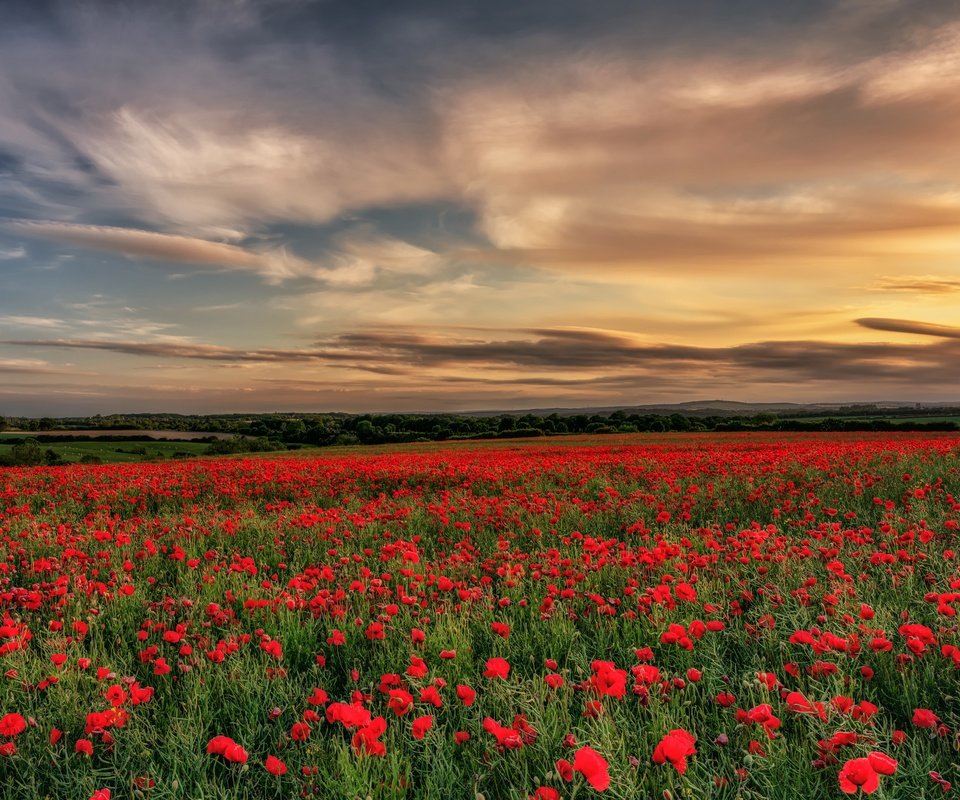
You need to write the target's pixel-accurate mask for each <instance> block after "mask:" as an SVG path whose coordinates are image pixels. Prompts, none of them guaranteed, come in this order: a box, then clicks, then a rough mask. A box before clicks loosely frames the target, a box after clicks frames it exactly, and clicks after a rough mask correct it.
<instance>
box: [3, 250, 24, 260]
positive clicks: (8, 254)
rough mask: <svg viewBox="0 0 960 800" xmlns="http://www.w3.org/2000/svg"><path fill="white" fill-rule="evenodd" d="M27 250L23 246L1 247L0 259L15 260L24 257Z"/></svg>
mask: <svg viewBox="0 0 960 800" xmlns="http://www.w3.org/2000/svg"><path fill="white" fill-rule="evenodd" d="M26 254H27V251H26V250H25V249H24V248H23V247H7V248H3V247H0V261H13V260H16V259H18V258H23V257H24V256H25V255H26Z"/></svg>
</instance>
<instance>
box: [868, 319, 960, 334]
mask: <svg viewBox="0 0 960 800" xmlns="http://www.w3.org/2000/svg"><path fill="white" fill-rule="evenodd" d="M854 321H855V322H856V323H857V324H858V325H861V326H863V327H864V328H870V329H872V330H875V331H889V332H890V333H912V334H920V335H921V336H938V337H941V338H944V339H960V328H958V327H956V326H954V325H935V324H933V323H930V322H917V321H916V320H910V319H888V318H886V317H864V318H862V319H858V320H854Z"/></svg>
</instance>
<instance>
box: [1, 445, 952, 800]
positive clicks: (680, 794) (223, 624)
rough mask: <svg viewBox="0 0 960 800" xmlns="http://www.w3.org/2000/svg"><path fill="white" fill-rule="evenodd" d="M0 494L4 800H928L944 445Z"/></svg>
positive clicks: (61, 482) (523, 453) (472, 452)
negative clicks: (847, 799)
mask: <svg viewBox="0 0 960 800" xmlns="http://www.w3.org/2000/svg"><path fill="white" fill-rule="evenodd" d="M634 441H635V442H639V443H638V444H629V443H617V444H615V445H607V446H576V447H571V446H557V445H553V444H551V443H546V444H543V443H539V444H536V445H516V446H513V447H510V448H504V447H497V448H486V449H484V448H474V449H467V448H457V449H453V448H433V449H429V450H427V451H424V452H419V453H414V452H379V453H374V454H370V453H369V452H368V451H365V452H357V453H355V454H350V455H341V456H330V457H317V458H309V459H306V458H283V459H271V460H266V459H263V460H261V459H257V460H219V461H202V460H201V461H192V462H179V463H170V464H139V465H112V466H71V467H60V468H46V469H9V470H5V471H3V472H0V534H2V538H0V541H2V546H3V551H4V552H3V556H4V557H3V558H2V559H0V612H2V620H0V672H2V673H3V680H2V682H0V698H2V705H0V779H2V782H0V796H2V797H3V798H16V799H17V800H23V799H24V798H48V797H49V798H58V800H89V798H97V800H103V798H109V797H112V798H114V800H117V798H123V799H126V798H131V797H135V798H209V799H215V798H286V797H297V796H299V797H320V798H354V797H359V798H368V797H370V798H392V797H417V798H468V799H469V800H475V798H488V799H489V800H499V799H500V798H528V797H533V798H537V799H538V800H549V798H573V797H578V798H589V797H605V798H606V797H610V798H631V799H633V798H657V800H659V798H684V797H685V798H706V797H717V798H831V797H842V796H845V795H852V796H861V795H866V794H873V795H874V796H875V797H888V798H892V797H914V798H924V797H941V796H943V795H945V794H946V795H948V796H949V795H951V794H952V793H953V792H954V791H955V790H954V789H952V788H951V784H952V783H957V782H958V781H960V767H958V766H957V758H958V756H957V750H958V749H960V700H958V698H960V680H958V676H960V671H958V670H960V635H958V622H957V620H956V615H957V610H958V608H960V563H958V560H957V550H958V549H960V544H958V528H960V441H958V439H957V438H956V437H955V436H953V437H933V436H926V437H923V436H906V435H904V436H896V437H891V436H885V437H881V436H876V437H870V436H869V435H860V436H849V437H843V436H832V437H817V436H796V437H794V438H792V439H789V440H786V439H780V440H774V439H771V438H763V437H760V436H756V437H753V438H751V437H749V436H744V435H729V436H725V437H724V436H714V437H712V438H705V437H704V438H695V437H687V438H676V439H675V440H672V441H669V442H663V441H661V442H660V443H654V444H651V443H644V442H645V440H643V439H642V438H641V437H637V438H636V439H635V440H634Z"/></svg>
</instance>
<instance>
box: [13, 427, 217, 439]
mask: <svg viewBox="0 0 960 800" xmlns="http://www.w3.org/2000/svg"><path fill="white" fill-rule="evenodd" d="M29 436H32V437H34V438H36V437H39V436H91V437H92V436H140V437H143V438H144V439H181V440H186V439H209V438H211V437H212V438H214V439H230V438H231V437H232V436H233V434H230V433H211V432H210V431H147V430H140V429H138V428H127V429H123V430H107V429H104V428H90V429H86V430H70V429H60V428H58V429H57V430H55V431H5V432H4V433H0V439H22V438H24V437H29Z"/></svg>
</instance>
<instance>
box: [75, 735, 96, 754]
mask: <svg viewBox="0 0 960 800" xmlns="http://www.w3.org/2000/svg"><path fill="white" fill-rule="evenodd" d="M73 750H74V752H75V753H81V754H82V755H85V756H92V755H93V742H91V741H90V740H89V739H77V742H76V744H75V745H74V746H73Z"/></svg>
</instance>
